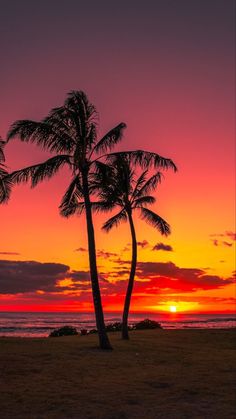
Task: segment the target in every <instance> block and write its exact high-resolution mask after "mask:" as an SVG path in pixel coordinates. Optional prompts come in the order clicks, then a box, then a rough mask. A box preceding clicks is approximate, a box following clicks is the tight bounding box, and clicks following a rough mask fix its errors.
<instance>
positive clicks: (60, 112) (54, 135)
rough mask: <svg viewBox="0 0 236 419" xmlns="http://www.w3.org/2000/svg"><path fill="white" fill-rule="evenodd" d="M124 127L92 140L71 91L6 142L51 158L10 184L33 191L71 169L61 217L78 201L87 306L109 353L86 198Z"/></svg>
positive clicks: (92, 124) (90, 124)
mask: <svg viewBox="0 0 236 419" xmlns="http://www.w3.org/2000/svg"><path fill="white" fill-rule="evenodd" d="M124 128H125V124H124V123H121V124H119V125H117V126H116V127H115V128H113V129H112V130H111V131H109V132H108V133H107V134H106V135H105V136H104V137H103V138H101V139H100V140H98V138H97V111H96V109H95V107H94V106H93V105H92V104H91V103H90V102H89V101H88V98H87V97H86V95H85V93H83V92H81V91H72V92H70V93H69V94H68V97H67V99H66V100H65V102H64V105H63V106H61V107H58V108H55V109H52V110H51V112H50V113H49V115H48V116H46V117H45V118H44V119H42V120H41V121H40V122H38V121H31V120H20V121H16V122H14V123H13V125H12V126H11V128H10V130H9V132H8V140H9V139H12V138H14V137H19V138H20V140H21V141H24V142H31V143H36V144H37V145H39V146H41V147H42V148H43V149H45V150H46V151H49V152H51V153H56V155H55V156H54V157H52V158H50V159H48V160H46V161H45V162H43V163H40V164H36V165H33V166H30V167H26V168H24V169H21V170H17V171H15V172H13V173H12V174H11V180H12V181H13V182H15V183H21V182H27V181H28V180H31V185H32V187H35V186H36V185H37V184H38V183H39V182H41V181H43V180H44V179H49V178H51V177H52V176H53V175H55V174H56V173H57V172H58V170H59V169H60V168H62V167H63V166H64V165H67V166H68V167H69V168H70V169H71V172H72V175H73V178H72V181H71V183H70V185H69V187H68V189H67V191H66V192H65V195H64V197H63V199H62V204H61V213H62V214H63V215H64V216H68V215H70V214H69V212H66V210H65V207H66V206H68V205H69V206H70V209H73V207H74V205H75V204H76V203H77V202H78V200H80V199H83V202H84V208H85V213H86V221H87V234H88V249H89V263H90V274H91V284H92V293H93V302H94V308H95V315H96V324H97V329H98V335H99V342H100V347H101V348H102V349H111V345H110V342H109V340H108V337H107V334H106V330H105V323H104V315H103V309H102V303H101V295H100V288H99V281H98V271H97V263H96V248H95V237H94V228H93V220H92V211H91V202H90V194H91V193H94V191H95V190H96V186H95V185H94V184H93V177H94V175H95V174H96V172H97V171H99V170H102V167H103V164H102V163H101V162H99V161H98V157H99V155H100V154H101V153H106V152H107V151H109V150H111V149H112V147H114V145H115V144H116V143H118V141H120V140H121V137H122V130H123V129H124Z"/></svg>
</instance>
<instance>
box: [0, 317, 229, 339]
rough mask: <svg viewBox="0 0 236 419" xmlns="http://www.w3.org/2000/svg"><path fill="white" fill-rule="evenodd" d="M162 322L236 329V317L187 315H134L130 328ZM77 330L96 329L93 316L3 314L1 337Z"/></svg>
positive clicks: (116, 319) (115, 319)
mask: <svg viewBox="0 0 236 419" xmlns="http://www.w3.org/2000/svg"><path fill="white" fill-rule="evenodd" d="M146 318H149V319H152V320H156V321H158V322H159V323H160V324H161V325H162V327H163V328H164V329H196V328H197V329H208V328H214V329H226V328H227V329H228V328H233V327H234V328H235V327H236V315H235V314H186V313H184V314H183V313H181V314H179V313H170V314H160V313H153V312H152V313H148V312H143V313H130V316H129V324H135V323H137V322H138V321H140V320H143V319H146ZM105 321H106V323H113V322H119V321H121V313H114V312H113V313H105ZM65 325H67V326H73V327H76V328H77V330H78V331H80V330H81V329H87V330H90V329H93V328H94V327H95V317H94V315H93V313H79V312H76V313H52V312H51V313H44V312H41V313H29V312H0V336H12V337H14V336H15V337H16V336H20V337H47V336H48V335H49V333H50V332H51V331H52V330H54V329H57V328H58V327H62V326H65Z"/></svg>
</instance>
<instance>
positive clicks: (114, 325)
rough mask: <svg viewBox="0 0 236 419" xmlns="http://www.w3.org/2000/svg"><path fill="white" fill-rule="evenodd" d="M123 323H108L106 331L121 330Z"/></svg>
mask: <svg viewBox="0 0 236 419" xmlns="http://www.w3.org/2000/svg"><path fill="white" fill-rule="evenodd" d="M121 327H122V323H120V322H115V323H109V324H107V325H106V332H119V331H120V330H121Z"/></svg>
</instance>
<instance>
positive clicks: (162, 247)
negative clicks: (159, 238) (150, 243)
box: [152, 243, 173, 252]
mask: <svg viewBox="0 0 236 419" xmlns="http://www.w3.org/2000/svg"><path fill="white" fill-rule="evenodd" d="M152 250H164V251H166V252H173V247H172V246H170V245H169V244H164V243H157V244H155V246H154V247H153V248H152Z"/></svg>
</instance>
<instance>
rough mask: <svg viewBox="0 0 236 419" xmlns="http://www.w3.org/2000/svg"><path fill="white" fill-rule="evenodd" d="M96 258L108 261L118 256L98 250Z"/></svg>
mask: <svg viewBox="0 0 236 419" xmlns="http://www.w3.org/2000/svg"><path fill="white" fill-rule="evenodd" d="M97 256H98V257H100V258H104V259H109V258H111V257H114V256H118V254H117V253H113V252H105V251H104V250H98V251H97Z"/></svg>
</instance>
